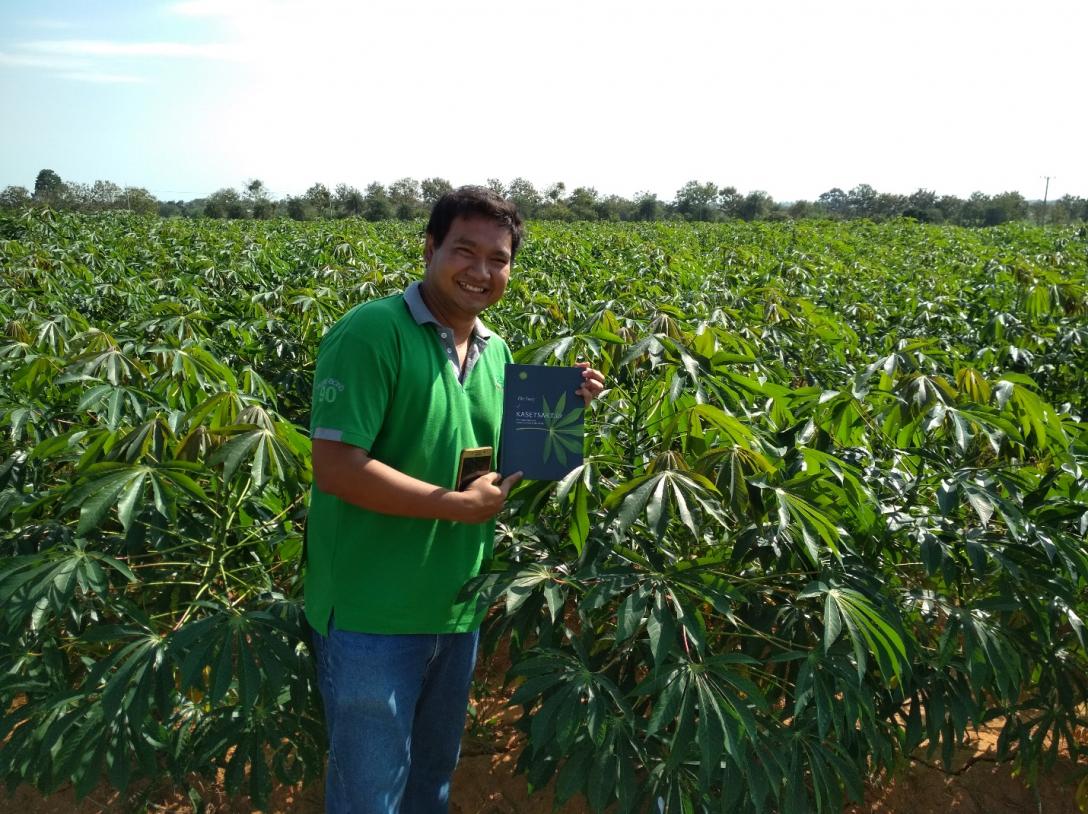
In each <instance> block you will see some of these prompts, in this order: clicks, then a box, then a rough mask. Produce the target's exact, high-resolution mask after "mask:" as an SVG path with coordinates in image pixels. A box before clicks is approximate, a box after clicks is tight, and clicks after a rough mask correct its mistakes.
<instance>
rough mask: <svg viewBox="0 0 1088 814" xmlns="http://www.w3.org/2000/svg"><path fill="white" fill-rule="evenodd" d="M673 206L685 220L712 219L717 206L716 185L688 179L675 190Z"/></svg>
mask: <svg viewBox="0 0 1088 814" xmlns="http://www.w3.org/2000/svg"><path fill="white" fill-rule="evenodd" d="M673 206H674V207H675V208H676V211H677V212H679V213H680V214H681V215H682V216H683V217H684V219H685V220H714V219H715V218H714V215H715V212H716V211H717V208H718V187H717V186H715V185H714V184H712V183H709V182H707V183H705V184H700V183H699V182H698V181H688V182H687V183H686V184H684V186H682V187H680V189H678V190H677V191H676V200H675V201H673Z"/></svg>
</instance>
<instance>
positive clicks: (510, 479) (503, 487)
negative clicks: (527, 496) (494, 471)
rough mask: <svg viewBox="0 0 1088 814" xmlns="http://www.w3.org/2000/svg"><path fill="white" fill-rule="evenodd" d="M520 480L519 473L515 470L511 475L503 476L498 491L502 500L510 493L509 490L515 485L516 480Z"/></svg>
mask: <svg viewBox="0 0 1088 814" xmlns="http://www.w3.org/2000/svg"><path fill="white" fill-rule="evenodd" d="M519 480H521V473H520V472H515V473H514V474H513V475H508V476H507V477H505V478H503V481H502V483H500V484H499V491H500V492H502V497H503V500H505V499H506V496H507V495H509V494H510V490H511V489H513V488H514V486H516V485H517V482H518V481H519Z"/></svg>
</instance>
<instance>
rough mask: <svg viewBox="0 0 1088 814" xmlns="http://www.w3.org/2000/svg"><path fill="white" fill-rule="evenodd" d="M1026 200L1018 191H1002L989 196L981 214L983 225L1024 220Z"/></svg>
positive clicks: (1025, 216)
mask: <svg viewBox="0 0 1088 814" xmlns="http://www.w3.org/2000/svg"><path fill="white" fill-rule="evenodd" d="M1027 216H1028V202H1027V201H1026V200H1025V199H1024V196H1023V195H1021V194H1020V193H1019V192H1002V193H1001V194H1000V195H994V196H993V197H992V198H990V202H989V204H988V205H987V206H986V207H985V209H984V210H983V214H982V223H983V225H984V226H1000V225H1001V224H1002V223H1009V222H1011V221H1018V220H1025V219H1026V218H1027Z"/></svg>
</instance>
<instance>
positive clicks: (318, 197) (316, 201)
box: [287, 183, 332, 220]
mask: <svg viewBox="0 0 1088 814" xmlns="http://www.w3.org/2000/svg"><path fill="white" fill-rule="evenodd" d="M303 200H304V201H305V203H306V204H307V205H308V207H309V210H310V212H311V214H310V215H309V217H306V218H295V216H294V215H292V214H291V213H290V212H288V213H287V215H288V217H290V218H294V219H295V220H309V219H310V218H311V217H314V216H315V215H316V216H317V217H320V218H326V217H328V216H329V215H330V214H331V213H332V193H331V192H329V188H328V187H327V186H325V185H324V184H322V183H317V184H314V185H313V186H312V187H310V188H309V189H308V190H306V194H305V195H304V196H303Z"/></svg>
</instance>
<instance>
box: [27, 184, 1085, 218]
mask: <svg viewBox="0 0 1088 814" xmlns="http://www.w3.org/2000/svg"><path fill="white" fill-rule="evenodd" d="M8 189H11V187H8ZM20 189H21V187H20ZM1037 203H1039V206H1040V208H1041V207H1042V203H1041V202H1037ZM1084 220H1088V199H1086V198H1077V197H1076V196H1074V195H1063V196H1062V197H1061V198H1058V199H1057V200H1055V201H1051V202H1050V203H1049V204H1048V205H1047V213H1046V223H1048V224H1051V225H1054V226H1064V225H1065V224H1067V223H1077V222H1078V221H1084Z"/></svg>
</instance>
